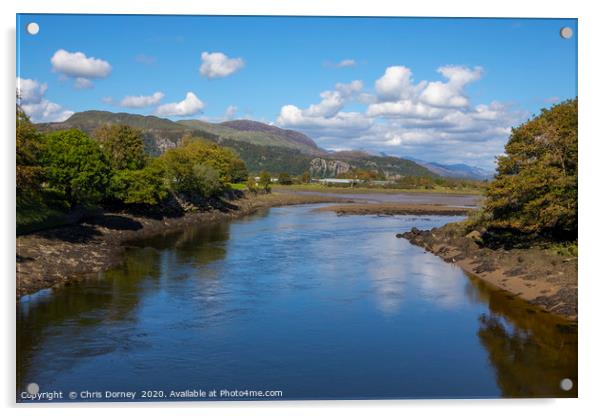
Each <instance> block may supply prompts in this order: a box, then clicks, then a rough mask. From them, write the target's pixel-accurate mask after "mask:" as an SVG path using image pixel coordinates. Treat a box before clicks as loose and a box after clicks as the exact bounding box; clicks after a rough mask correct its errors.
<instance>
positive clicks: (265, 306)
mask: <svg viewBox="0 0 602 416" xmlns="http://www.w3.org/2000/svg"><path fill="white" fill-rule="evenodd" d="M315 207H316V206H315V205H304V206H289V207H280V208H271V209H269V210H265V211H261V212H260V213H258V214H256V215H253V216H249V217H245V218H243V219H238V220H235V221H231V222H225V223H222V224H213V225H204V226H198V227H196V228H191V229H189V230H186V231H185V232H179V233H174V234H168V235H163V236H159V237H156V238H154V239H150V240H145V241H138V242H136V243H135V244H132V245H130V246H128V247H127V249H126V252H125V258H124V262H123V264H122V265H121V266H119V267H117V268H114V269H111V270H109V271H107V272H104V273H99V274H98V275H94V276H90V277H88V278H86V279H83V280H79V281H76V282H74V283H73V284H71V285H69V286H65V287H63V288H60V289H54V290H45V291H42V292H39V293H37V294H34V295H31V296H26V297H24V298H23V299H22V300H21V301H20V302H19V303H18V304H17V390H18V392H20V391H22V390H24V389H25V388H26V386H27V385H28V383H37V384H38V385H39V386H40V391H49V390H60V391H63V392H77V394H80V392H81V391H92V392H93V391H99V392H105V391H107V390H110V391H134V392H138V393H137V396H136V400H139V399H141V397H140V396H141V394H142V393H140V392H142V391H160V392H162V393H161V395H162V397H160V396H159V393H156V394H155V395H154V396H155V397H154V398H155V399H163V400H165V399H170V397H169V394H170V391H172V390H175V391H183V390H196V391H198V390H203V391H211V390H217V391H218V393H219V391H220V390H224V389H226V390H229V391H232V390H239V391H244V390H257V391H282V396H281V398H282V399H289V400H291V399H359V398H455V397H462V398H487V397H558V396H570V397H574V396H576V391H577V388H576V382H577V334H576V328H575V326H573V325H570V324H567V323H566V322H564V321H562V320H559V319H556V318H554V317H553V316H551V315H549V314H546V313H543V312H541V311H539V310H536V309H534V308H531V307H529V306H528V305H527V304H525V303H524V302H522V301H520V300H518V299H516V298H515V297H512V296H509V295H508V294H506V293H505V292H501V291H499V290H494V289H492V288H490V287H488V286H487V285H485V284H484V283H483V282H481V281H479V280H478V279H475V278H473V277H470V276H467V275H466V274H465V273H464V272H463V271H462V270H460V269H459V268H457V267H455V266H454V265H452V264H448V263H445V262H443V261H442V260H441V259H439V258H438V257H436V256H434V255H432V254H429V253H425V252H424V251H423V250H422V249H421V248H419V247H415V246H412V245H410V244H409V243H408V242H407V241H406V240H404V239H398V238H395V234H396V233H399V232H403V231H407V230H409V229H410V228H412V227H418V228H432V227H436V226H440V225H442V224H444V223H447V222H450V221H458V220H459V219H461V218H459V217H442V216H387V217H382V216H336V214H334V213H332V212H315V211H313V209H314V208H315ZM563 378H571V379H572V380H573V382H575V387H574V388H573V390H571V391H570V392H564V391H563V390H561V389H560V380H561V379H563ZM78 397H79V396H78ZM218 398H219V397H218ZM244 398H245V397H243V399H244ZM65 400H69V399H68V398H65ZM126 400H127V399H126Z"/></svg>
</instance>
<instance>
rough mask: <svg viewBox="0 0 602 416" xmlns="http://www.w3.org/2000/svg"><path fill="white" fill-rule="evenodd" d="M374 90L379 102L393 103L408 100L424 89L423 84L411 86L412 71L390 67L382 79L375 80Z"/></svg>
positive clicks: (405, 68)
mask: <svg viewBox="0 0 602 416" xmlns="http://www.w3.org/2000/svg"><path fill="white" fill-rule="evenodd" d="M374 88H375V90H376V94H377V95H378V98H379V100H381V101H395V100H398V99H404V98H410V97H413V96H415V95H416V93H417V91H419V90H422V89H423V88H424V82H422V83H419V84H418V85H413V81H412V71H411V70H410V68H407V67H405V66H390V67H388V68H387V69H386V70H385V73H384V75H383V76H382V77H380V78H379V79H377V80H376V82H375V83H374Z"/></svg>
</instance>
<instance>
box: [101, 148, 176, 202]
mask: <svg viewBox="0 0 602 416" xmlns="http://www.w3.org/2000/svg"><path fill="white" fill-rule="evenodd" d="M164 176H165V167H164V166H163V164H162V163H161V161H160V160H159V159H153V160H151V161H150V162H149V163H148V164H147V165H146V166H145V167H144V168H143V169H137V170H130V169H123V170H118V171H115V173H114V174H113V177H112V178H111V194H112V196H113V197H114V198H116V199H118V200H120V201H122V202H124V203H126V204H149V205H156V204H158V203H159V202H161V201H162V200H163V199H165V197H167V184H166V182H165V178H164Z"/></svg>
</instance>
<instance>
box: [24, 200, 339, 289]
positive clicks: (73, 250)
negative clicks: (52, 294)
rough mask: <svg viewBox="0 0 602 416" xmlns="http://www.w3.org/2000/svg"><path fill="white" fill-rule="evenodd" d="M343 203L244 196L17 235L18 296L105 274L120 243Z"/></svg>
mask: <svg viewBox="0 0 602 416" xmlns="http://www.w3.org/2000/svg"><path fill="white" fill-rule="evenodd" d="M325 202H346V200H345V199H342V198H338V197H332V196H323V195H302V194H290V193H287V194H281V193H272V194H267V195H256V196H249V195H247V196H245V197H243V198H240V199H236V200H232V201H227V202H224V204H222V205H221V206H219V207H218V208H214V209H209V210H202V211H193V212H188V213H186V214H184V215H181V216H174V217H165V218H151V217H148V216H142V215H133V214H131V213H127V212H105V213H99V214H98V215H95V216H92V217H89V218H87V219H85V220H83V221H81V222H79V223H77V224H73V225H68V226H63V227H57V228H52V229H47V230H43V231H38V232H35V233H31V234H27V235H21V236H18V237H17V241H16V246H17V267H16V269H17V270H16V296H17V299H19V298H21V297H22V296H24V295H27V294H31V293H35V292H37V291H39V290H41V289H46V288H50V287H54V286H59V285H63V284H68V283H69V282H70V281H71V280H72V279H77V278H82V277H84V276H85V275H86V274H89V273H95V272H100V271H103V270H107V269H109V268H111V267H113V266H115V265H117V264H119V263H120V261H121V253H122V251H123V249H124V247H123V245H124V243H127V242H128V241H130V240H134V239H140V238H148V237H152V236H154V235H160V234H163V233H167V232H175V231H179V230H182V229H185V228H187V227H190V226H193V225H196V224H201V223H211V222H216V221H227V220H230V219H234V218H240V217H243V216H245V215H249V214H252V213H254V212H256V211H258V210H259V209H262V208H269V207H275V206H283V205H296V204H314V203H325Z"/></svg>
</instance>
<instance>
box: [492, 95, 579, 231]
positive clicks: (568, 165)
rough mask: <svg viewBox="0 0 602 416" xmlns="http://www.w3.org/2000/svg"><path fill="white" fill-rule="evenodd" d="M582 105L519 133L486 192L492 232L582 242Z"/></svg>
mask: <svg viewBox="0 0 602 416" xmlns="http://www.w3.org/2000/svg"><path fill="white" fill-rule="evenodd" d="M577 110H578V103H577V99H576V98H575V99H573V100H568V101H565V102H563V103H560V104H558V105H555V106H553V107H552V108H550V109H543V110H541V113H540V114H539V115H538V116H537V117H535V118H533V119H532V120H529V121H527V122H526V123H524V124H522V125H521V126H519V127H517V128H514V129H513V130H512V134H511V135H510V139H509V140H508V143H507V144H506V152H505V155H503V156H501V157H499V159H498V167H497V174H496V176H495V179H494V180H493V181H492V183H491V185H490V186H489V188H488V190H487V200H486V202H485V212H486V213H487V214H488V215H489V216H490V220H489V224H488V225H489V227H490V228H498V229H507V230H514V231H517V232H519V233H525V234H538V235H548V236H552V237H555V238H559V239H563V240H571V239H575V238H576V237H577Z"/></svg>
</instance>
